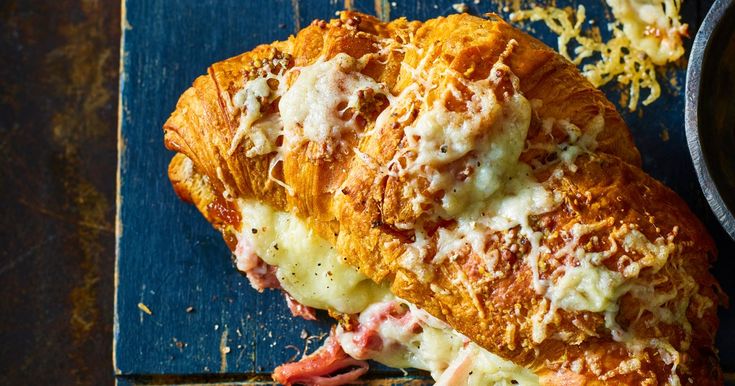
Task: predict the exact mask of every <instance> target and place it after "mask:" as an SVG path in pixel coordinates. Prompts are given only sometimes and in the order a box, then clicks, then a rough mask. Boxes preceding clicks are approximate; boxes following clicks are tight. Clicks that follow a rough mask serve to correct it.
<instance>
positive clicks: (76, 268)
mask: <svg viewBox="0 0 735 386" xmlns="http://www.w3.org/2000/svg"><path fill="white" fill-rule="evenodd" d="M119 10H120V5H119V4H118V3H115V2H103V1H95V0H86V1H81V2H79V1H63V0H62V1H48V0H46V1H44V0H29V1H26V0H23V1H13V0H10V1H3V2H1V3H0V79H2V80H1V81H0V158H1V159H2V163H0V199H1V202H2V209H0V245H2V246H1V247H0V293H2V300H0V342H2V343H0V384H2V385H23V384H29V383H33V384H64V385H66V384H72V385H73V384H79V385H104V384H110V383H112V381H113V376H112V371H111V366H110V363H109V362H110V360H109V358H110V350H111V342H112V339H111V334H112V317H113V316H112V309H113V302H112V298H113V282H112V276H113V274H112V269H111V267H112V266H113V263H114V242H115V240H114V229H113V221H114V215H115V206H114V200H115V180H114V175H115V168H116V157H115V154H116V151H115V149H116V139H117V138H116V135H115V115H116V111H117V91H118V90H117V88H118V85H117V75H118V71H117V69H118V63H119V58H118V52H119V49H118V47H119V46H118V41H119V38H120V29H119V21H120V16H119Z"/></svg>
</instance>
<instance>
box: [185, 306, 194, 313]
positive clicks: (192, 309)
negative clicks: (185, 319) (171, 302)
mask: <svg viewBox="0 0 735 386" xmlns="http://www.w3.org/2000/svg"><path fill="white" fill-rule="evenodd" d="M186 312H187V313H189V314H191V313H192V312H194V307H192V306H189V307H186Z"/></svg>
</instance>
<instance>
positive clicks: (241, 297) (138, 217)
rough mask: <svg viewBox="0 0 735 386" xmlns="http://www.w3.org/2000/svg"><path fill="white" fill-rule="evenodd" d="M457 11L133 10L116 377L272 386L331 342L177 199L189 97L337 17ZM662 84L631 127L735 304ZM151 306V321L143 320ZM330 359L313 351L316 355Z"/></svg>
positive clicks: (303, 5)
mask: <svg viewBox="0 0 735 386" xmlns="http://www.w3.org/2000/svg"><path fill="white" fill-rule="evenodd" d="M393 3H395V5H393ZM453 3H456V1H418V2H414V1H411V2H409V1H395V2H389V1H383V0H364V1H363V0H360V1H358V0H351V1H350V0H345V1H322V0H311V1H306V0H302V1H297V0H277V1H273V2H270V3H269V4H268V6H263V3H261V2H254V1H253V2H242V1H236V0H221V1H216V2H215V1H199V2H196V3H195V2H191V1H185V0H176V1H174V0H168V1H163V0H158V1H137V0H127V1H126V2H125V7H124V8H125V13H124V19H123V25H124V26H125V30H124V39H123V43H122V60H123V62H122V73H121V106H122V107H121V116H120V120H121V128H120V130H121V133H120V144H121V145H120V150H121V153H120V185H119V197H118V200H119V201H118V202H119V209H118V229H117V232H118V260H117V306H116V307H117V308H116V328H115V339H116V351H115V359H116V365H115V370H116V372H117V374H118V375H119V376H120V377H121V378H120V379H123V380H125V381H126V382H127V381H130V380H136V379H145V380H148V381H150V382H153V383H156V382H158V383H173V382H184V381H186V380H187V379H188V380H189V381H188V382H189V383H191V382H207V381H212V382H219V383H222V382H231V381H244V380H248V379H250V378H251V377H253V376H259V377H263V376H265V375H266V374H268V373H269V372H270V371H271V370H272V369H273V368H274V367H275V366H277V365H278V364H280V363H281V362H283V361H285V360H288V359H289V358H291V357H293V356H294V355H295V354H297V353H298V352H297V349H298V350H302V351H303V350H304V349H305V342H304V339H303V337H302V336H303V335H304V333H303V332H306V335H311V334H318V333H320V332H324V331H326V328H327V325H328V323H323V322H316V323H315V322H306V321H303V320H300V319H292V318H291V317H290V316H289V314H288V310H287V309H286V308H285V307H284V303H283V300H282V298H281V296H280V294H279V293H277V292H266V293H264V294H257V293H256V292H255V291H254V290H252V289H251V288H250V287H249V285H248V283H247V281H246V279H244V278H243V277H241V276H240V275H239V274H238V273H237V271H236V270H235V268H234V266H233V264H232V262H231V260H230V258H229V251H228V250H227V248H226V247H225V245H224V243H223V242H222V240H221V238H220V236H219V235H218V234H217V233H216V232H214V231H213V230H212V229H211V228H210V226H209V224H208V223H206V221H204V219H202V218H201V216H199V214H198V213H197V212H196V210H195V209H194V208H193V207H191V206H189V205H186V204H184V203H182V202H180V201H179V200H178V199H177V198H176V197H175V195H174V193H173V191H172V189H171V187H170V185H169V182H168V179H167V178H166V177H165V172H166V166H167V163H168V160H169V159H170V157H171V153H168V152H166V151H165V150H164V149H163V145H162V132H161V125H162V123H163V122H164V121H165V120H166V118H167V117H168V114H169V113H170V112H171V111H172V109H173V107H174V105H175V103H176V100H177V99H178V96H179V95H180V93H181V92H183V91H184V90H185V89H186V88H187V87H188V86H189V85H190V84H191V82H192V80H193V79H194V78H195V77H196V76H198V75H200V74H202V73H204V72H205V70H206V68H207V66H208V65H209V64H211V63H213V62H216V61H219V60H221V59H224V58H227V57H230V56H233V55H235V54H238V53H240V52H244V51H247V50H249V49H252V48H253V47H254V46H255V45H257V44H258V43H263V42H270V41H273V40H276V39H284V38H286V37H287V36H288V35H289V34H290V33H293V32H295V31H296V30H297V29H298V28H300V27H303V26H305V25H307V24H308V23H310V22H311V20H313V19H317V18H320V19H328V18H331V17H333V15H334V12H335V11H337V10H339V9H343V8H349V9H354V10H358V11H361V12H367V13H372V14H376V15H378V16H380V17H383V18H388V17H390V18H395V17H401V16H407V17H409V18H411V19H428V18H431V17H436V16H439V15H446V14H449V13H453V12H455V11H454V9H453V8H452V5H453ZM582 3H583V4H585V5H587V11H588V12H587V13H588V16H589V17H590V18H593V19H595V20H597V21H598V23H597V24H598V25H601V24H603V23H602V22H601V21H603V20H605V17H606V11H605V8H604V7H601V6H600V4H602V3H601V2H600V0H585V1H582ZM574 4H577V3H569V2H563V1H559V2H558V5H561V6H563V5H574ZM467 5H468V6H469V10H470V12H472V13H476V14H481V13H484V12H490V11H496V12H499V11H500V10H501V9H502V6H501V5H500V4H498V3H492V2H490V1H487V0H483V1H481V2H479V4H474V2H467ZM708 5H709V3H708V2H707V1H706V0H702V1H700V2H695V1H689V2H686V3H685V6H684V10H683V15H684V18H685V20H686V21H687V22H689V23H690V27H691V31H692V32H694V31H695V30H696V28H695V27H696V26H697V25H698V22H699V20H701V19H702V18H703V16H704V13H703V9H707V7H708ZM532 27H533V30H532V32H533V31H535V33H534V34H535V35H536V36H538V37H540V38H542V39H543V40H544V41H545V42H546V43H547V44H551V45H552V46H553V45H554V44H555V37H554V36H553V35H551V34H550V33H549V32H548V30H547V29H546V28H545V27H542V26H540V25H538V24H534V25H533V26H532ZM661 76H662V77H667V78H670V79H674V82H675V83H667V82H662V83H663V84H662V88H663V90H662V97H661V98H660V99H659V100H658V101H657V102H655V103H654V104H652V105H650V106H648V107H645V108H643V109H642V113H640V114H639V113H638V112H636V113H635V114H631V113H628V112H627V111H624V112H623V114H624V117H625V119H626V121H627V122H628V124H629V125H630V127H631V129H632V131H633V135H634V137H635V139H636V142H637V144H638V145H639V147H640V149H641V154H642V155H643V163H644V169H645V170H646V171H648V172H649V173H650V174H652V175H653V176H654V177H656V178H658V179H660V180H662V181H663V182H664V183H666V184H667V185H669V186H670V187H672V188H673V189H674V190H676V191H677V192H678V193H679V194H680V195H682V196H683V197H684V198H685V199H686V200H687V202H688V203H689V204H690V206H691V207H692V208H693V210H694V211H695V213H697V214H699V215H700V217H701V218H702V219H703V221H704V222H705V224H706V225H707V226H708V228H709V229H710V230H711V231H712V233H713V236H714V237H715V238H716V240H717V242H718V246H719V248H720V252H721V257H720V261H719V263H718V266H717V269H716V274H717V276H718V277H719V278H720V280H721V281H722V283H723V286H724V287H725V290H726V291H728V292H729V293H735V291H734V289H735V283H733V281H732V280H728V279H727V278H728V277H735V275H733V274H734V273H735V262H734V260H733V257H735V256H733V254H735V245H734V244H733V243H732V241H729V239H728V238H727V236H726V235H725V234H724V232H723V231H722V230H721V229H720V228H719V225H718V223H717V221H716V220H715V219H714V217H713V216H712V214H711V213H710V211H709V208H708V206H707V203H706V201H704V199H703V197H702V195H701V192H700V190H699V186H698V184H697V180H696V178H695V175H694V170H693V168H692V165H691V160H690V158H689V154H688V150H687V148H686V142H685V139H684V129H683V94H682V91H681V90H683V85H684V67H683V63H682V64H680V65H679V66H672V67H670V68H669V69H667V70H666V72H665V73H662V74H661ZM605 91H606V92H607V93H608V95H609V97H610V99H611V100H613V101H618V100H619V99H620V93H621V90H619V89H616V88H615V87H614V86H611V87H607V88H606V89H605ZM664 133H666V134H664ZM139 303H142V304H145V305H146V306H147V307H148V308H149V309H150V311H151V314H150V315H149V314H147V313H145V312H143V311H142V310H141V309H140V308H139V307H138V304H139ZM189 307H191V310H190V312H187V309H189ZM721 317H722V324H723V328H722V329H721V330H720V331H721V332H720V342H721V344H720V350H721V355H722V362H723V367H724V368H725V370H726V371H727V370H730V369H733V368H735V348H734V347H733V345H732V344H731V345H727V344H724V342H735V328H727V326H735V313H733V312H727V311H723V312H722V313H721ZM302 331H303V332H302ZM317 345H318V343H316V342H311V343H310V345H309V350H312V349H313V348H315V347H316V346H317ZM225 348H229V351H228V350H227V349H225ZM225 351H228V352H226V353H225ZM208 374H217V375H211V376H210V375H208ZM399 374H400V373H396V372H395V371H392V370H387V369H385V368H378V370H377V371H376V372H375V376H378V377H390V376H398V375H399ZM191 375H193V377H191ZM141 377H143V378H141ZM172 377H175V378H172ZM182 377H183V378H182Z"/></svg>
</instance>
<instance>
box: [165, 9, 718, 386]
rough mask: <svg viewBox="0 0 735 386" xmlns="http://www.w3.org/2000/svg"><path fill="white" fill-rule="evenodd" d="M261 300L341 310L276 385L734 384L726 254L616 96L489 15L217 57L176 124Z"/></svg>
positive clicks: (309, 311)
mask: <svg viewBox="0 0 735 386" xmlns="http://www.w3.org/2000/svg"><path fill="white" fill-rule="evenodd" d="M164 135H165V143H166V147H167V148H168V149H170V150H173V151H174V152H176V155H175V156H174V157H173V159H172V160H171V163H170V165H169V171H168V172H169V177H170V179H171V182H172V183H173V186H174V188H175V190H176V192H177V193H178V195H179V196H180V197H181V198H182V199H183V200H185V201H188V202H191V203H193V204H194V205H196V207H197V208H198V209H199V210H200V211H201V213H202V214H203V215H204V216H205V217H206V219H207V220H208V221H209V222H210V223H212V225H213V226H214V227H215V228H216V229H218V230H219V231H220V232H221V233H222V234H223V236H224V239H225V241H226V242H227V244H228V245H229V247H230V249H231V250H232V251H233V254H234V256H235V262H236V265H237V268H238V269H239V270H241V271H242V272H243V273H245V274H246V275H247V277H248V278H249V279H250V282H251V285H252V286H253V287H255V288H256V289H258V290H263V289H265V288H280V289H282V290H283V292H284V294H285V296H286V301H287V304H288V307H289V308H290V309H291V311H292V312H293V314H294V315H295V316H296V315H298V316H302V317H304V318H307V319H313V318H315V309H321V310H327V311H328V313H329V315H330V316H332V317H334V318H335V319H336V320H337V321H338V324H337V326H336V327H335V328H333V329H332V332H331V334H330V336H329V338H328V339H327V340H326V342H325V343H324V346H323V347H322V348H321V349H319V350H318V351H316V352H315V353H313V354H311V355H309V356H306V357H304V358H302V359H301V360H300V361H299V362H296V363H289V364H285V365H282V366H280V367H278V368H277V369H276V370H275V372H274V375H273V376H274V379H275V380H276V381H278V382H280V383H284V384H320V385H339V384H344V383H350V382H353V381H355V380H356V379H357V377H359V376H360V375H362V374H363V373H365V372H366V371H367V369H368V365H367V363H366V362H365V361H366V360H368V359H372V360H376V361H378V362H381V363H384V364H386V365H389V366H393V367H399V368H406V367H414V368H418V369H423V370H426V371H428V372H430V373H431V375H432V377H433V378H434V379H435V380H436V382H437V384H443V385H464V384H477V385H486V384H544V385H598V384H600V385H601V384H606V385H607V384H610V385H657V384H670V385H678V384H692V385H708V384H721V383H722V374H721V370H720V368H719V364H718V358H717V352H716V350H715V348H714V346H713V344H714V336H715V332H716V330H717V326H718V320H717V316H716V311H717V306H718V304H719V303H721V302H722V301H723V300H722V299H723V297H724V295H722V294H721V291H720V290H719V287H718V284H717V282H716V280H715V279H714V278H713V276H712V275H711V274H710V273H709V271H708V269H709V266H710V265H711V264H712V263H713V260H714V258H715V255H716V249H715V246H714V244H713V241H712V240H711V238H710V236H709V235H708V234H707V231H706V230H705V228H704V227H703V226H702V224H701V223H700V222H699V221H698V220H697V218H696V217H695V216H694V215H693V214H692V212H691V211H690V210H689V209H688V208H687V206H686V204H685V203H684V202H683V201H682V200H681V199H680V198H679V197H678V196H677V195H676V194H675V193H674V192H672V191H671V190H669V189H668V188H666V187H665V186H664V185H662V184H661V183H659V182H658V181H656V180H654V179H653V178H651V177H650V176H648V175H647V174H646V173H644V172H643V171H642V170H641V169H640V163H641V161H640V155H639V153H638V150H637V149H636V147H635V145H634V143H633V140H632V138H631V134H630V132H629V130H628V128H627V127H626V125H625V123H624V122H623V120H622V119H621V117H620V115H619V114H618V112H617V111H616V109H615V107H614V106H613V105H612V104H611V103H610V102H609V101H608V100H607V99H606V98H605V96H604V95H603V94H602V93H601V92H600V91H598V90H597V89H595V88H594V87H593V86H592V85H591V84H590V83H588V82H587V81H586V80H585V79H584V77H583V76H582V75H581V74H580V73H579V71H578V70H577V69H576V68H575V66H574V65H573V64H572V63H570V62H569V61H567V60H566V59H564V58H562V57H561V56H560V55H558V54H556V53H555V52H554V51H552V50H551V49H550V48H548V47H547V46H545V45H544V44H543V43H541V42H539V41H538V40H536V39H534V38H532V37H530V36H528V35H526V34H525V33H523V32H520V31H518V30H517V29H515V28H513V27H511V26H510V25H508V24H506V23H505V22H503V21H502V20H500V18H499V17H497V16H494V15H489V19H482V18H479V17H474V16H469V15H466V14H463V15H452V16H449V17H442V18H437V19H432V20H428V21H426V22H424V23H421V22H417V21H407V20H406V19H397V20H394V21H392V22H389V23H384V22H380V21H379V20H377V19H375V18H374V17H371V16H368V15H363V14H359V13H355V12H342V13H340V15H339V18H338V19H335V20H331V21H329V22H326V21H315V22H314V23H312V24H311V25H310V26H309V27H307V28H305V29H303V30H302V31H300V32H299V33H298V34H297V35H296V36H292V37H290V38H289V39H288V40H287V41H281V42H275V43H272V44H269V45H261V46H258V47H256V48H255V49H254V50H252V51H250V52H247V53H244V54H242V55H239V56H236V57H234V58H231V59H227V60H224V61H222V62H219V63H215V64H213V65H212V66H211V67H210V68H209V70H208V72H207V74H206V75H203V76H200V77H199V78H197V79H196V80H195V81H194V85H193V86H192V87H191V88H189V89H188V90H186V91H185V92H184V94H183V95H182V96H181V98H180V99H179V101H178V104H177V105H176V109H175V111H174V112H173V113H172V114H171V117H170V118H169V119H168V121H167V122H166V123H165V125H164Z"/></svg>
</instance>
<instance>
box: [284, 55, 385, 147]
mask: <svg viewBox="0 0 735 386" xmlns="http://www.w3.org/2000/svg"><path fill="white" fill-rule="evenodd" d="M364 66H365V61H363V60H358V59H354V58H353V57H351V56H349V55H347V54H344V53H340V54H337V55H336V56H335V57H333V58H332V59H329V60H326V61H325V60H318V61H317V62H316V63H314V64H311V65H309V66H306V67H302V68H294V69H291V70H290V71H292V72H293V71H296V72H298V76H297V78H296V80H295V81H294V82H293V84H292V85H291V86H290V87H289V88H288V91H286V92H285V93H284V94H283V96H282V98H281V101H280V103H279V104H278V107H279V110H280V112H281V118H282V120H283V125H284V130H285V132H286V137H285V142H284V143H285V145H286V148H287V149H292V148H294V147H295V146H297V145H299V144H301V143H302V142H303V141H305V140H306V141H311V142H315V143H317V144H321V145H324V146H326V147H327V152H331V151H332V150H333V147H334V146H335V144H336V142H337V141H339V139H340V137H341V136H342V133H344V132H346V131H349V130H354V129H355V126H354V121H353V120H352V119H344V118H343V117H342V113H343V112H345V111H346V110H347V109H349V108H353V109H355V108H357V107H358V102H359V94H360V93H361V92H364V91H365V90H368V89H370V90H373V91H374V92H376V93H381V94H384V95H386V96H388V95H390V94H389V93H388V92H387V91H386V90H385V86H384V85H383V84H379V83H377V82H376V81H375V80H373V79H372V78H371V77H369V76H367V75H364V74H362V73H360V70H361V69H362V67H364Z"/></svg>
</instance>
